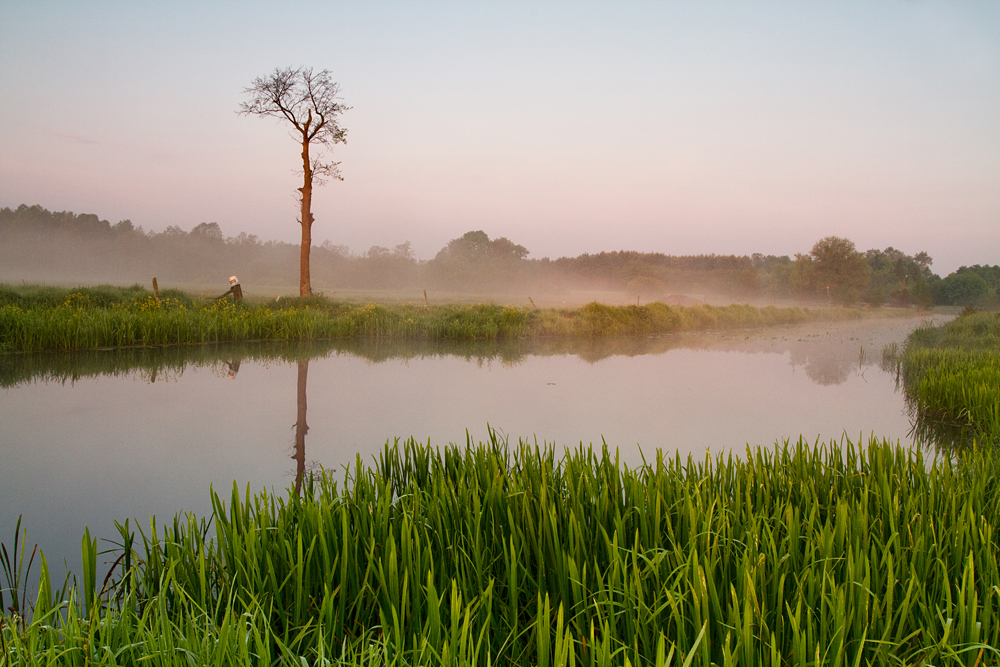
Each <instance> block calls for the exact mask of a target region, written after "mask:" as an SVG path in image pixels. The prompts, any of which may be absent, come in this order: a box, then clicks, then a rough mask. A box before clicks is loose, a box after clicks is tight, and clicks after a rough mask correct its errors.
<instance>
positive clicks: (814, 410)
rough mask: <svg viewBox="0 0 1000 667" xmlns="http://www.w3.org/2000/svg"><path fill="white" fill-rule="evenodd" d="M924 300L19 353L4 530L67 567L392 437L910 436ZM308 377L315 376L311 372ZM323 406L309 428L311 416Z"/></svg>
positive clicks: (633, 459) (4, 408)
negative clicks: (741, 321)
mask: <svg viewBox="0 0 1000 667" xmlns="http://www.w3.org/2000/svg"><path fill="white" fill-rule="evenodd" d="M918 323H919V321H918V320H899V319H896V320H881V321H868V322H847V323H834V324H820V325H809V326H805V327H796V328H782V329H768V330H761V331H753V332H730V333H726V334H708V335H679V336H666V337H658V338H641V339H626V340H614V341H585V342H572V341H539V342H532V343H513V344H506V345H501V344H495V343H486V344H482V343H480V344H471V345H456V344H451V345H427V344H423V345H410V346H406V345H402V346H401V345H386V344H384V343H378V342H372V341H362V342H326V343H312V344H308V345H303V346H298V347H296V346H265V345H259V346H240V347H213V348H195V349H186V350H185V349H178V348H173V349H168V350H155V351H148V350H147V351H143V350H138V351H137V350H132V351H119V352H107V353H91V354H86V355H76V356H67V355H49V356H44V355H41V356H37V357H25V356H17V357H14V356H8V357H7V358H2V357H0V383H2V385H3V387H4V388H3V389H0V540H2V541H4V542H7V543H8V544H10V543H11V542H12V540H13V536H14V525H15V523H16V521H17V517H18V515H23V516H24V526H26V527H27V529H28V538H29V542H30V543H35V542H37V543H39V545H40V546H41V547H42V548H43V549H44V550H45V552H46V555H47V556H48V559H49V562H50V565H52V566H53V569H61V566H60V567H56V564H58V563H61V561H62V560H63V559H64V558H65V559H66V560H67V562H68V563H69V565H70V567H71V568H72V569H74V570H75V569H77V568H76V566H75V563H77V562H78V560H79V555H78V554H79V540H80V536H81V535H82V532H83V527H84V526H85V525H89V526H90V528H91V531H92V532H93V533H96V534H98V535H101V536H104V537H112V536H114V535H115V532H114V524H113V521H114V520H115V519H117V520H124V519H125V518H128V517H137V518H139V520H140V522H141V523H146V524H148V520H149V519H148V518H149V516H150V515H156V516H157V517H158V518H159V519H160V520H165V519H168V518H170V517H172V516H173V514H174V513H175V512H177V511H179V510H189V511H194V512H196V513H198V514H207V513H208V512H209V510H210V502H209V487H210V485H214V487H215V489H216V490H221V491H222V492H223V493H225V494H227V495H228V492H229V491H230V489H231V487H232V484H233V482H234V480H235V481H236V482H237V483H239V484H240V486H241V488H244V489H245V488H246V485H247V484H249V486H250V488H251V490H259V489H262V488H268V489H277V490H280V489H282V488H284V487H288V486H289V485H291V484H293V483H294V479H295V474H296V470H297V469H299V470H301V469H302V468H303V467H305V468H306V469H308V468H311V467H319V466H322V467H324V468H327V469H338V468H340V467H341V466H343V465H346V464H349V463H351V462H353V461H354V459H355V457H356V456H357V455H359V454H360V455H361V456H362V457H363V458H364V459H365V460H366V461H367V462H370V461H371V459H372V456H373V455H374V454H375V453H376V452H377V451H378V450H379V449H380V448H381V447H382V446H383V445H384V443H385V442H386V441H387V440H392V439H394V438H397V437H398V438H406V437H409V436H413V437H415V438H418V439H420V440H423V441H427V440H428V439H429V440H430V441H431V443H433V444H446V443H449V442H451V443H461V444H464V443H465V441H466V430H468V433H469V435H470V436H471V437H472V438H474V439H476V440H480V439H485V438H486V437H487V425H489V426H491V427H493V428H495V429H497V430H498V431H499V432H500V433H502V434H505V435H507V436H508V437H509V438H510V440H511V441H512V442H513V441H516V440H517V439H519V438H524V439H529V440H534V439H537V440H538V442H542V441H546V442H550V443H555V444H556V445H557V446H558V447H564V446H573V445H577V444H579V443H581V442H583V443H591V442H593V443H598V444H599V443H600V442H601V440H602V438H603V440H604V441H605V442H606V443H607V444H608V445H609V446H610V447H612V448H618V449H619V451H620V453H621V457H622V460H623V461H624V462H625V463H627V464H629V465H636V464H638V463H639V462H640V461H641V454H640V448H641V451H642V452H643V453H645V454H646V456H647V458H649V457H650V456H651V455H652V454H653V452H654V450H656V449H663V450H665V451H669V452H674V451H679V452H681V454H683V455H686V454H688V453H693V454H695V455H696V456H703V455H704V453H705V452H706V450H707V451H710V452H724V451H728V450H731V451H733V452H735V453H736V454H739V453H740V452H742V451H743V450H744V449H745V447H746V445H747V444H750V445H773V444H774V443H775V441H777V440H781V439H785V438H792V439H797V438H798V437H799V436H800V435H801V436H804V437H806V438H808V439H810V440H815V439H817V438H820V439H823V440H829V439H832V438H838V439H839V438H841V437H843V436H845V435H846V436H847V437H850V438H851V439H852V440H855V441H857V439H858V438H859V437H863V438H867V437H868V436H869V435H871V434H873V433H874V434H875V435H877V436H879V437H888V438H892V439H894V440H902V441H904V442H908V433H909V432H910V429H911V422H910V418H909V416H908V413H907V410H906V406H905V404H904V401H903V397H902V396H901V394H899V393H898V392H897V391H896V378H895V377H894V376H893V375H891V374H890V373H887V372H885V371H882V370H881V369H880V368H879V367H878V366H877V365H876V363H875V362H876V361H877V359H878V358H879V354H880V352H881V349H882V346H883V345H884V344H886V343H889V342H897V343H902V341H903V340H904V339H905V337H906V335H907V333H909V331H910V330H912V329H913V327H915V326H916V325H917V324H918ZM300 389H303V390H304V391H300ZM305 409H307V412H306V419H305V423H306V424H307V425H308V433H307V434H304V433H303V431H304V429H302V428H299V429H298V435H299V441H298V445H297V442H296V435H297V429H296V424H297V423H299V424H301V422H302V421H303V420H301V419H300V417H299V415H300V414H301V412H302V411H303V410H305Z"/></svg>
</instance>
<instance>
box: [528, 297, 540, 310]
mask: <svg viewBox="0 0 1000 667" xmlns="http://www.w3.org/2000/svg"><path fill="white" fill-rule="evenodd" d="M528 301H531V307H532V308H538V306H536V305H535V302H534V300H532V298H531V297H530V296H529V297H528Z"/></svg>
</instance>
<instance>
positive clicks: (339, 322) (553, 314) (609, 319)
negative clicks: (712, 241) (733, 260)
mask: <svg viewBox="0 0 1000 667" xmlns="http://www.w3.org/2000/svg"><path fill="white" fill-rule="evenodd" d="M870 315H871V311H865V310H862V309H850V308H823V309H813V310H810V309H805V308H775V307H773V306H769V307H765V308H757V307H754V306H747V305H739V304H737V305H731V306H721V307H716V306H707V305H699V306H690V307H683V306H679V307H671V306H667V305H664V304H662V303H652V304H648V305H645V306H608V305H604V304H600V303H591V304H588V305H586V306H584V307H582V308H578V309H551V308H547V309H528V308H516V307H510V306H499V305H495V304H479V305H475V306H465V305H451V306H448V305H445V306H441V305H435V306H429V307H424V306H417V305H376V304H367V305H357V304H351V303H345V302H336V301H331V300H329V299H325V298H323V297H309V298H304V299H295V298H292V299H282V300H280V301H278V302H264V303H245V302H243V303H239V304H236V303H233V302H232V301H227V300H220V301H204V300H203V301H197V300H195V299H193V298H191V297H190V296H189V295H186V294H184V293H182V292H177V293H172V294H170V295H168V294H167V293H166V292H164V293H163V298H161V299H155V298H154V297H153V296H152V295H151V294H149V293H147V292H145V290H143V288H141V287H138V286H135V287H133V288H115V287H108V286H104V287H98V288H81V289H78V290H66V289H64V290H61V291H60V290H59V288H34V289H14V288H11V287H2V286H0V352H36V351H40V350H87V349H100V348H108V347H130V346H155V345H178V344H180V345H183V344H200V343H217V342H246V341H257V340H277V341H292V340H315V339H322V338H341V337H375V338H396V339H401V340H407V339H409V340H498V339H514V338H522V337H533V336H581V337H593V336H618V335H650V334H668V333H677V332H684V331H709V330H722V329H744V328H754V327H765V326H775V325H783V324H796V323H801V322H810V321H825V320H843V319H856V318H861V317H867V316H870Z"/></svg>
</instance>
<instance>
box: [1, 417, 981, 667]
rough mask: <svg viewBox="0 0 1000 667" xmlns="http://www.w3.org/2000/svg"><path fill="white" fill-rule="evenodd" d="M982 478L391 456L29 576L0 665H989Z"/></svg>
mask: <svg viewBox="0 0 1000 667" xmlns="http://www.w3.org/2000/svg"><path fill="white" fill-rule="evenodd" d="M998 466H1000V462H998V461H997V459H996V458H995V457H992V456H988V455H986V454H985V453H984V452H977V451H974V452H970V453H969V454H968V455H967V456H963V457H962V458H961V459H957V460H952V459H949V458H946V459H942V460H937V461H934V462H929V461H925V460H924V459H923V458H922V455H921V453H920V452H919V451H917V450H909V449H906V448H903V447H901V446H899V445H894V444H892V443H889V442H884V441H882V442H880V441H878V440H877V439H874V438H873V439H872V440H870V441H869V442H868V443H866V445H865V446H863V447H862V446H855V445H854V444H852V443H850V442H849V441H844V442H842V443H839V444H838V443H837V442H832V443H830V444H829V445H820V444H819V443H816V444H815V445H811V444H810V443H808V442H804V441H802V440H800V441H798V442H797V443H789V442H785V443H783V444H781V443H779V444H778V445H777V446H775V447H774V448H773V449H768V448H755V449H749V448H748V450H747V452H746V454H745V457H744V458H743V459H742V460H740V459H734V458H733V457H732V456H719V457H711V456H706V458H704V459H703V460H698V459H695V458H693V457H688V458H687V459H686V460H682V459H681V458H680V457H679V456H675V457H670V456H664V455H663V453H662V452H660V451H657V452H656V455H655V458H654V459H653V460H652V461H650V463H649V464H648V465H644V466H641V467H639V468H637V469H634V470H630V469H628V468H624V467H623V466H622V465H621V464H620V462H619V461H618V459H617V455H616V454H614V453H612V452H610V451H609V450H608V449H607V447H604V448H601V449H598V450H594V449H592V448H590V447H579V448H576V449H573V450H569V451H566V452H565V453H564V454H563V455H562V456H561V457H559V456H557V454H556V452H555V450H554V449H553V448H552V447H549V446H543V447H539V446H537V445H529V444H526V443H523V442H522V443H520V444H519V445H517V446H514V447H509V446H508V443H507V442H505V441H503V440H501V439H498V438H497V437H496V436H495V435H492V434H491V439H490V441H489V442H487V443H485V444H483V443H480V444H479V445H473V444H472V443H468V444H467V446H464V447H454V446H449V447H445V448H434V447H431V446H429V445H422V444H419V443H416V442H413V441H408V442H406V443H403V444H400V443H399V442H396V443H393V444H387V445H386V447H385V449H384V450H383V452H382V453H381V455H380V456H379V457H378V460H377V462H376V464H375V466H374V468H367V467H365V466H364V465H362V463H361V461H360V460H358V461H357V462H356V463H355V465H354V466H353V468H352V469H350V470H349V471H347V472H346V473H345V475H344V477H343V480H342V481H341V482H340V483H338V481H337V480H335V479H334V478H333V477H332V476H330V475H329V474H322V475H320V476H317V477H313V478H312V479H310V480H308V481H307V483H306V484H305V485H304V487H303V490H302V495H301V496H297V495H295V493H294V492H293V491H290V492H289V493H288V494H287V495H273V494H270V493H267V492H261V493H258V494H256V495H251V494H250V493H249V490H247V491H246V492H241V491H240V489H238V488H235V487H234V488H233V490H232V493H231V494H230V495H229V496H228V498H223V497H220V496H219V495H215V494H213V496H212V498H213V508H214V511H213V515H212V517H211V518H210V520H202V519H198V518H196V517H192V516H177V517H175V518H174V520H173V521H172V522H168V523H167V524H165V525H158V524H156V523H155V522H154V523H152V524H151V525H150V527H149V528H148V529H147V530H145V531H139V532H138V533H136V532H135V531H133V530H132V529H131V528H130V527H129V525H128V524H127V523H126V524H125V525H123V526H120V532H121V536H122V543H121V546H120V547H119V550H118V554H119V555H120V556H121V559H120V560H118V561H117V562H116V563H115V565H114V567H113V570H112V573H111V577H110V579H109V581H107V582H105V584H103V585H102V584H101V583H100V578H99V576H97V575H99V574H100V573H99V572H98V573H94V572H92V573H91V574H89V575H85V577H84V581H85V584H84V585H83V590H80V589H74V590H72V591H70V593H69V594H68V595H63V596H62V597H60V596H59V595H54V594H53V593H52V592H51V591H52V588H51V586H50V585H48V584H47V583H46V581H45V579H46V577H47V573H45V574H44V575H43V577H42V582H41V585H40V590H42V591H44V593H43V594H41V595H40V597H39V604H38V606H36V608H35V614H34V617H33V618H32V619H31V621H30V623H29V624H28V626H27V628H26V629H21V628H19V627H17V626H16V625H15V624H13V623H9V622H8V623H4V624H3V625H2V626H0V638H2V639H3V658H2V659H0V664H5V663H4V660H6V661H8V663H10V664H14V663H17V664H32V665H33V664H40V663H42V662H45V663H46V664H95V665H104V664H108V665H111V664H144V663H146V662H147V661H152V662H154V663H157V664H158V663H160V662H170V663H171V664H173V662H174V661H176V662H177V663H178V664H224V663H225V664H230V663H233V664H260V665H271V664H279V663H280V664H310V665H311V664H327V662H326V661H327V660H330V661H335V660H342V661H343V662H341V663H339V664H352V665H353V664H378V665H381V664H396V665H492V664H511V665H553V666H555V665H560V666H561V665H575V664H577V663H579V664H582V665H621V664H633V665H667V664H676V663H683V664H684V665H690V666H703V667H709V666H710V665H727V666H732V667H735V666H736V665H748V664H759V665H775V666H777V665H784V664H822V665H843V666H845V667H846V666H848V665H859V664H869V665H899V664H917V663H921V664H954V665H966V664H970V665H971V664H973V663H974V664H976V665H980V666H982V667H985V666H986V665H997V664H1000V653H998V652H997V650H996V648H995V647H996V646H1000V618H998V609H1000V571H998V567H997V559H996V550H995V549H996V548H995V544H996V536H995V534H994V531H995V526H997V525H998V521H1000V485H998V484H997V482H996V480H997V473H998V472H1000V470H998ZM83 549H84V551H85V552H87V554H88V556H90V557H92V556H93V551H94V548H93V545H92V543H91V541H90V540H89V539H88V538H86V537H85V539H84V542H83Z"/></svg>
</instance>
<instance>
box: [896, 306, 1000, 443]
mask: <svg viewBox="0 0 1000 667" xmlns="http://www.w3.org/2000/svg"><path fill="white" fill-rule="evenodd" d="M902 374H903V380H904V384H905V386H906V391H907V396H908V399H909V401H910V403H911V405H912V406H913V407H914V409H915V410H916V413H917V418H918V426H919V427H920V428H922V429H923V430H924V431H926V432H928V433H930V434H932V435H934V434H937V435H938V436H939V437H938V439H941V438H944V439H946V440H947V441H948V442H959V443H961V442H965V441H972V440H975V441H977V442H979V443H992V444H1000V314H998V313H980V312H976V311H974V310H969V311H967V312H966V313H963V315H962V316H961V317H958V318H956V319H955V320H953V321H951V322H949V323H947V324H945V325H944V326H942V327H930V326H928V327H921V328H919V329H917V330H915V331H914V332H913V333H912V334H911V335H910V336H909V338H907V343H906V350H905V352H904V353H903V358H902Z"/></svg>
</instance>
